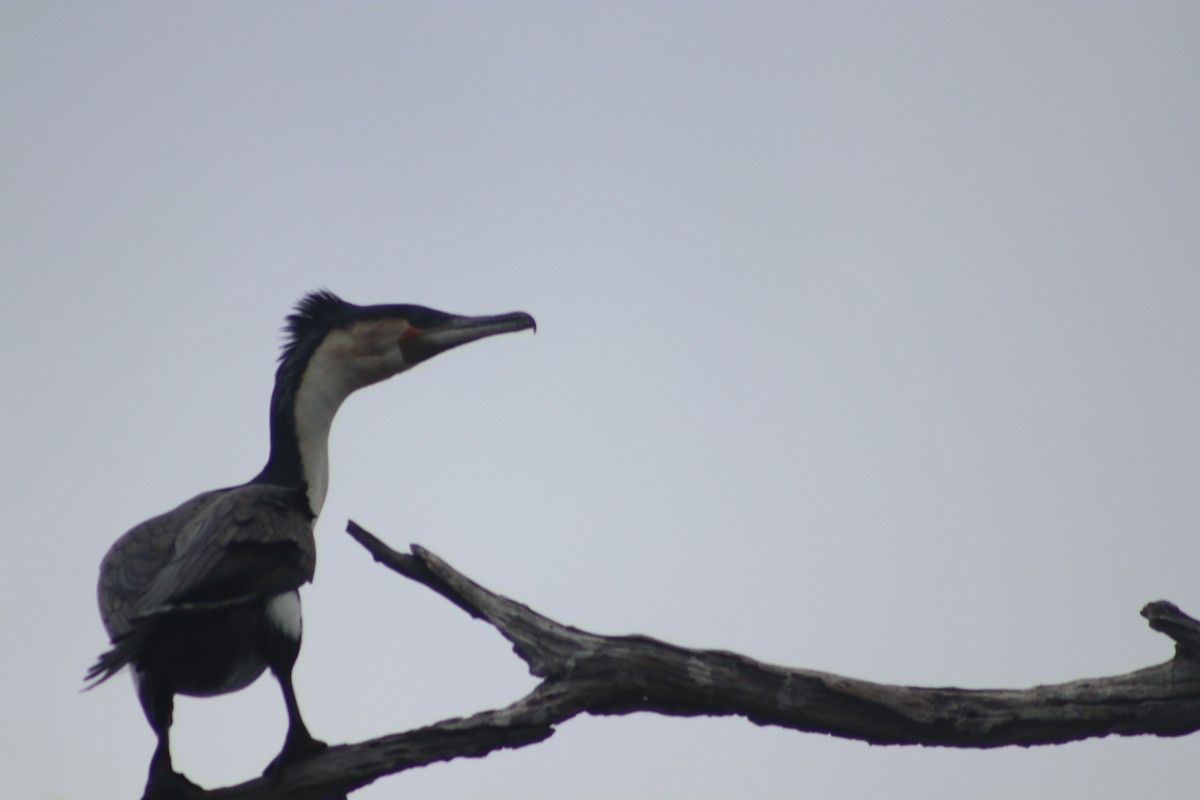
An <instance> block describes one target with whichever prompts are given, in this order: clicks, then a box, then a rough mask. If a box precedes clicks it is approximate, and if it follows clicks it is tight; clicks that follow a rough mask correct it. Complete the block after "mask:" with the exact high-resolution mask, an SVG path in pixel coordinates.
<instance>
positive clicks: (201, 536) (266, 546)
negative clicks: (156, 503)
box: [98, 484, 316, 641]
mask: <svg viewBox="0 0 1200 800" xmlns="http://www.w3.org/2000/svg"><path fill="white" fill-rule="evenodd" d="M312 523H313V516H312V512H311V511H309V510H308V504H307V500H306V499H305V496H304V490H303V487H301V488H300V489H294V488H284V487H279V486H270V485H265V484H247V485H244V486H237V487H234V488H232V489H218V490H216V491H212V492H206V493H204V494H201V495H197V496H196V497H194V498H192V499H191V500H188V501H187V502H185V503H183V504H182V505H181V506H179V507H178V508H176V509H174V510H172V511H168V512H167V513H166V514H162V515H160V516H158V517H154V518H153V519H149V520H147V521H146V522H143V523H142V524H141V525H138V526H137V527H135V528H133V529H132V530H131V531H129V532H128V533H126V534H125V535H124V536H122V537H121V538H120V539H119V540H117V542H116V544H114V545H113V546H112V548H111V549H110V550H109V552H108V554H107V555H106V556H105V557H104V560H103V562H101V565H100V585H99V592H98V594H99V600H100V615H101V617H102V619H103V620H104V626H105V628H106V629H107V630H108V633H109V636H110V638H112V639H113V640H114V641H115V640H116V639H118V638H120V637H122V636H125V635H127V634H128V633H129V632H130V631H131V630H132V629H133V628H134V627H135V625H136V624H137V622H138V620H140V619H142V618H144V617H146V616H149V615H152V614H159V613H164V612H167V611H170V610H172V609H180V610H182V609H184V608H202V607H205V606H213V607H217V606H221V605H227V604H230V603H234V602H239V601H244V600H248V599H250V598H252V597H256V596H257V597H265V596H269V595H272V594H278V593H279V592H283V591H287V590H289V589H295V588H298V587H299V586H301V585H302V584H304V583H307V582H308V581H310V580H312V576H313V570H314V569H315V567H316V545H315V542H314V541H313V535H312Z"/></svg>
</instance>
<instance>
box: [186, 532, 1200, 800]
mask: <svg viewBox="0 0 1200 800" xmlns="http://www.w3.org/2000/svg"><path fill="white" fill-rule="evenodd" d="M347 531H348V532H349V534H350V535H351V536H353V537H354V539H355V540H357V541H358V542H359V543H360V544H361V545H362V546H363V547H365V548H366V549H367V550H368V551H369V552H370V553H371V555H373V556H374V557H375V560H376V561H379V562H381V563H383V564H385V565H386V566H388V567H390V568H391V569H393V570H395V571H396V572H399V573H400V574H401V575H404V576H405V577H407V578H410V579H412V580H414V581H416V582H418V583H420V584H423V585H424V586H427V587H429V588H430V589H433V590H434V591H435V592H437V593H438V594H441V595H442V596H443V597H445V598H446V599H448V600H450V601H451V602H452V603H454V604H455V605H457V606H458V607H460V608H462V609H463V610H464V611H466V612H467V613H468V614H471V615H472V616H474V617H476V618H480V619H483V620H485V621H486V622H488V623H489V624H490V625H492V626H494V627H495V628H496V629H497V630H498V631H499V632H500V633H501V634H502V635H503V636H504V637H505V638H507V639H508V640H509V641H510V642H511V643H512V645H513V649H514V651H515V652H516V653H517V655H518V656H520V657H521V658H522V659H523V660H524V661H525V662H526V663H527V664H528V665H529V669H530V671H531V672H532V673H533V674H534V675H536V676H538V677H540V678H542V679H543V680H542V683H541V684H540V685H539V686H538V687H537V688H536V689H534V690H533V691H532V692H531V693H530V694H528V695H527V696H525V697H523V698H521V699H520V700H518V701H517V702H515V703H513V704H512V705H509V706H507V707H505V708H501V709H496V710H494V711H485V712H482V713H479V714H475V715H474V716H471V717H467V718H463V719H449V720H445V721H443V722H439V723H437V724H435V725H430V726H428V727H426V728H420V729H417V730H413V731H409V732H407V733H398V734H393V735H390V736H385V737H381V738H379V739H372V740H369V741H364V742H359V743H357V744H351V745H341V746H337V747H331V748H329V750H327V751H326V752H324V753H322V754H321V755H319V756H317V757H316V758H314V759H312V760H310V761H307V762H305V763H303V764H299V765H296V766H295V767H292V768H290V769H289V770H288V771H287V774H286V775H285V776H284V778H283V781H282V783H280V784H277V785H276V784H271V783H269V782H268V781H266V780H265V779H259V780H255V781H251V782H249V783H245V784H241V785H239V786H234V787H230V788H227V789H220V790H216V791H212V792H209V793H208V794H206V797H211V798H213V800H262V799H263V798H289V800H310V799H311V800H319V799H320V798H328V797H332V796H337V795H338V794H340V793H348V792H351V791H353V790H355V789H357V788H360V787H362V786H365V785H367V784H369V783H371V782H373V781H375V780H376V779H378V778H380V777H383V776H385V775H390V774H393V773H396V772H401V771H403V770H406V769H410V768H412V767H417V766H423V765H426V764H431V763H435V762H438V761H448V760H450V759H454V758H460V757H464V756H466V757H479V756H483V755H486V754H488V753H490V752H492V751H494V750H499V749H503V748H515V747H524V746H526V745H529V744H533V743H535V742H540V741H542V740H544V739H546V738H548V737H549V736H550V735H552V734H553V732H554V727H555V726H556V725H558V724H560V723H562V722H565V721H566V720H569V719H571V718H572V717H574V716H575V715H576V714H579V713H582V712H586V713H589V714H629V713H632V712H635V711H649V712H655V713H659V714H669V715H675V716H696V715H739V716H743V717H746V718H747V719H749V720H750V721H751V722H754V723H756V724H759V725H777V726H780V727H786V728H792V729H795V730H800V731H808V732H813V733H827V734H832V735H834V736H841V737H845V738H849V739H860V740H862V741H866V742H870V743H872V744H922V745H937V746H946V747H973V748H986V747H1002V746H1006V745H1021V746H1030V745H1040V744H1058V743H1061V742H1069V741H1073V740H1077V739H1087V738H1093V737H1101V736H1109V735H1114V734H1115V735H1119V736H1138V735H1146V734H1149V735H1156V736H1181V735H1184V734H1188V733H1192V732H1193V731H1196V730H1197V729H1200V622H1197V621H1196V620H1194V619H1192V618H1191V617H1189V616H1187V615H1186V614H1184V613H1183V612H1182V611H1180V610H1179V609H1178V608H1176V607H1175V606H1174V605H1172V604H1171V603H1168V602H1165V601H1159V602H1155V603H1150V604H1149V605H1147V606H1146V607H1145V608H1144V609H1142V615H1143V616H1144V617H1146V619H1147V620H1148V621H1149V623H1150V627H1151V628H1153V629H1154V630H1157V631H1161V632H1162V633H1164V634H1166V635H1167V636H1169V637H1171V638H1172V639H1173V640H1174V641H1175V642H1176V655H1175V658H1173V659H1172V660H1170V661H1168V662H1166V663H1163V664H1159V665H1157V666H1153V667H1147V668H1146V669H1142V670H1138V671H1137V672H1131V673H1129V674H1126V675H1117V676H1113V677H1108V678H1092V679H1086V680H1079V681H1071V682H1070V683H1061V684H1055V685H1050V686H1037V687H1034V688H1032V689H1026V690H1008V689H987V690H968V689H953V688H918V687H910V686H889V685H885V684H878V683H872V682H869V681H861V680H856V679H853V678H845V677H841V676H839V675H833V674H830V673H826V672H816V671H813V670H806V669H791V668H787V667H777V666H773V665H770V664H763V663H760V662H757V661H754V660H752V659H749V658H746V657H745V656H741V655H738V654H736V653H728V652H722V651H715V650H689V649H686V648H683V647H676V646H675V645H672V644H668V643H666V642H660V641H658V640H656V639H651V638H649V637H646V636H598V635H596V634H592V633H588V632H586V631H581V630H579V629H577V628H572V627H570V626H567V625H562V624H560V623H558V622H555V621H554V620H552V619H549V618H547V617H544V616H542V615H541V614H538V613H537V612H535V611H533V610H531V609H530V608H528V607H526V606H524V605H521V604H520V603H516V602H514V601H512V600H510V599H508V598H506V597H503V596H501V595H498V594H495V593H494V592H491V591H489V590H487V589H485V588H484V587H482V586H480V585H479V584H477V583H475V582H474V581H472V580H470V579H469V578H467V577H466V576H464V575H462V574H461V573H459V572H458V571H456V570H455V569H454V568H453V567H451V566H450V565H449V564H447V563H446V562H444V561H442V560H441V559H440V558H438V557H437V556H436V555H434V554H433V553H431V552H429V551H428V550H425V549H424V548H422V547H419V546H417V545H413V548H412V552H411V553H399V552H397V551H395V550H393V549H392V548H390V547H388V546H387V545H386V544H384V543H383V542H381V541H380V540H379V539H377V538H376V537H374V536H373V535H371V534H370V533H368V532H367V531H365V530H363V529H362V528H361V527H359V526H358V525H356V524H355V523H354V522H350V523H349V526H348V527H347Z"/></svg>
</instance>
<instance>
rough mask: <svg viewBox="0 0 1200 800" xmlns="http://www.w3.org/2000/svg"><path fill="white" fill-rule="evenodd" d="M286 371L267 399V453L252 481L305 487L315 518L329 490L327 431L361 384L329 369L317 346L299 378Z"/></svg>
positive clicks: (282, 372) (339, 371) (279, 376)
mask: <svg viewBox="0 0 1200 800" xmlns="http://www.w3.org/2000/svg"><path fill="white" fill-rule="evenodd" d="M286 367H287V365H282V366H281V368H280V374H279V375H278V376H277V377H276V381H275V393H274V395H273V396H272V398H271V455H270V458H269V459H268V460H267V465H266V466H265V467H263V470H262V472H260V473H259V475H258V477H257V478H255V482H259V483H272V484H278V485H281V486H300V485H304V486H306V487H307V492H308V505H309V508H311V509H312V512H313V516H319V515H320V513H321V508H322V506H324V504H325V494H326V492H327V491H328V489H329V430H330V427H331V426H332V425H333V418H334V416H336V415H337V411H338V409H339V408H341V405H342V403H343V402H344V401H345V399H346V398H347V397H349V396H350V394H351V393H353V392H354V391H355V390H356V389H358V388H359V383H358V382H357V381H355V380H353V376H351V375H349V374H347V373H346V372H345V371H344V370H340V369H336V368H330V365H329V364H327V363H325V359H324V358H323V357H322V352H321V349H320V348H318V350H317V352H316V353H314V354H313V356H312V358H310V359H309V360H308V363H307V365H306V368H305V369H304V370H303V373H302V374H301V375H300V376H299V378H298V379H296V378H295V376H294V375H292V374H291V372H290V371H289V370H288V369H286Z"/></svg>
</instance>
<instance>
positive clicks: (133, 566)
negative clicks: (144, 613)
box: [96, 489, 230, 639]
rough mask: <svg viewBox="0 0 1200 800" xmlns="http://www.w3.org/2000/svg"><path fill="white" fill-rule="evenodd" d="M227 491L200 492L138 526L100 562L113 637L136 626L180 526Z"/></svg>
mask: <svg viewBox="0 0 1200 800" xmlns="http://www.w3.org/2000/svg"><path fill="white" fill-rule="evenodd" d="M227 491H230V490H229V489H217V490H215V491H211V492H205V493H203V494H199V495H196V496H195V497H193V498H192V499H191V500H188V501H186V502H184V503H182V504H181V505H180V506H179V507H177V508H173V509H171V510H170V511H168V512H166V513H165V514H159V515H158V516H157V517H153V518H151V519H148V520H146V521H145V522H143V523H141V524H140V525H137V526H135V527H134V528H132V529H130V530H129V531H128V532H127V533H126V534H125V535H124V536H122V537H121V538H120V539H118V540H117V541H116V542H114V543H113V546H112V547H110V548H109V550H108V553H106V554H105V556H104V559H103V560H102V561H101V562H100V580H99V584H98V585H97V587H96V594H97V598H98V599H99V601H100V618H101V619H102V620H103V622H104V628H105V630H107V631H108V635H109V638H111V639H117V638H118V637H120V636H123V635H125V634H127V633H129V631H130V629H131V628H132V627H133V606H134V604H135V603H136V602H137V599H138V598H139V597H140V596H141V595H142V593H143V592H145V591H146V587H147V586H149V585H150V583H151V582H152V581H153V580H154V577H155V576H156V575H158V573H159V571H160V570H162V568H163V567H164V566H165V565H166V563H167V562H168V561H169V560H170V559H171V556H172V554H173V553H174V552H175V539H176V537H177V535H178V534H179V530H180V528H181V527H183V525H185V524H186V521H187V520H190V519H192V518H193V517H195V516H196V514H197V513H199V511H200V509H201V508H203V507H204V506H205V505H206V504H208V503H209V502H210V501H211V500H212V499H213V498H214V497H215V496H216V495H218V494H221V493H223V492H227Z"/></svg>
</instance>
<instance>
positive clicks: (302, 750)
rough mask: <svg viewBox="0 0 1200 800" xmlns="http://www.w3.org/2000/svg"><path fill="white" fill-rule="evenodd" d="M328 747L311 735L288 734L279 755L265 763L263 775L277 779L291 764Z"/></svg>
mask: <svg viewBox="0 0 1200 800" xmlns="http://www.w3.org/2000/svg"><path fill="white" fill-rule="evenodd" d="M328 748H329V745H327V744H325V742H322V741H321V740H320V739H314V738H313V737H311V736H296V737H292V736H289V737H288V738H287V741H286V742H284V743H283V750H281V751H280V752H279V755H277V756H275V758H274V759H273V760H272V761H271V763H270V764H267V768H266V769H265V770H263V775H265V776H266V777H268V778H272V779H274V780H279V779H280V777H282V775H283V770H284V769H285V768H287V767H289V766H291V765H292V764H296V763H299V762H301V761H307V760H308V759H310V758H312V757H313V756H315V755H317V754H319V753H323V752H324V751H325V750H327V749H328Z"/></svg>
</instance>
